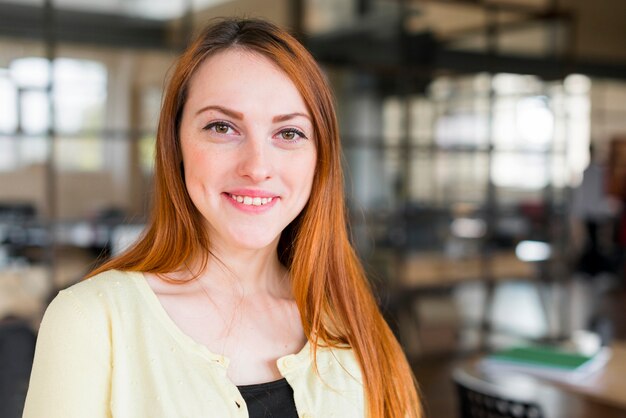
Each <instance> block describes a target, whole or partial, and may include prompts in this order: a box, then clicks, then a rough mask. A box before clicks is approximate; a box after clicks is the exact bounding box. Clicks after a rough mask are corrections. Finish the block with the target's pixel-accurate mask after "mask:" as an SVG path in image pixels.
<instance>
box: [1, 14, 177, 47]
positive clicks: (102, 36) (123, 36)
mask: <svg viewBox="0 0 626 418" xmlns="http://www.w3.org/2000/svg"><path fill="white" fill-rule="evenodd" d="M45 13H46V12H45V9H44V8H43V7H38V6H29V5H20V4H9V3H0V36H7V37H16V38H27V39H36V40H43V39H45V36H48V35H49V34H51V35H52V36H53V37H54V39H55V40H56V41H59V42H72V43H87V44H97V45H105V46H112V47H118V48H119V47H128V48H150V49H170V48H171V47H172V46H171V45H170V42H169V31H168V27H167V22H161V21H156V20H150V19H141V18H136V17H129V16H125V15H118V14H111V13H94V12H87V11H77V10H64V9H53V10H52V15H51V22H52V28H46V24H48V23H47V20H46V17H45ZM49 29H50V30H49Z"/></svg>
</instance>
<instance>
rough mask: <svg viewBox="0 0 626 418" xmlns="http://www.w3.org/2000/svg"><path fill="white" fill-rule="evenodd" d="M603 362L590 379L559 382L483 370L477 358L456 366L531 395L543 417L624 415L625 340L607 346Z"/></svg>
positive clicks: (514, 391)
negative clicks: (608, 355)
mask: <svg viewBox="0 0 626 418" xmlns="http://www.w3.org/2000/svg"><path fill="white" fill-rule="evenodd" d="M611 349H612V357H611V359H610V360H609V362H608V363H607V365H606V366H605V367H604V368H603V369H602V370H600V371H598V372H597V373H595V374H594V375H592V376H591V377H590V378H588V379H585V380H584V381H580V382H568V383H563V382H560V381H552V380H547V379H543V378H537V377H534V376H533V377H531V376H527V375H524V374H521V373H520V374H517V373H508V372H507V373H485V372H484V371H482V370H481V369H480V368H479V366H478V361H479V360H480V359H472V360H469V361H465V362H463V363H461V364H460V365H459V367H460V368H461V369H462V370H463V371H464V372H466V373H467V374H469V375H471V376H473V377H476V378H477V379H480V380H481V381H483V382H485V383H487V384H489V385H492V386H497V387H498V388H499V389H500V390H502V391H504V392H506V393H512V394H515V395H518V396H522V397H527V398H532V399H535V400H536V401H538V402H539V403H540V404H541V406H542V407H543V408H544V409H545V412H546V416H547V417H567V418H570V417H571V418H577V417H581V418H582V417H593V418H595V417H602V418H614V417H615V418H617V417H619V418H624V417H626V385H625V382H626V341H619V342H616V343H614V344H613V345H612V346H611Z"/></svg>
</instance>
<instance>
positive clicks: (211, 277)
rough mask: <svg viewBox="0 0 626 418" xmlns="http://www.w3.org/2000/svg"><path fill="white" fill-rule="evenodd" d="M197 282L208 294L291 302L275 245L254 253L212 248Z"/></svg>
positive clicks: (285, 272)
mask: <svg viewBox="0 0 626 418" xmlns="http://www.w3.org/2000/svg"><path fill="white" fill-rule="evenodd" d="M192 271H193V270H192ZM199 280H200V281H201V284H202V286H203V287H204V288H205V289H207V290H212V291H217V292H228V293H230V294H232V295H237V296H250V295H254V294H259V293H264V294H269V295H272V296H275V297H281V298H291V286H290V283H289V277H288V272H287V269H286V268H285V267H284V266H283V265H282V264H281V263H280V261H279V260H278V256H277V253H276V245H272V246H269V247H266V248H263V249H255V250H242V249H236V250H234V249H226V248H219V247H214V248H212V249H211V251H210V254H209V256H208V262H207V265H206V267H205V269H204V270H203V271H202V272H201V274H200V276H199Z"/></svg>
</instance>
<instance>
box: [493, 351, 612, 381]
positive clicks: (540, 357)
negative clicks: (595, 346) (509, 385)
mask: <svg viewBox="0 0 626 418" xmlns="http://www.w3.org/2000/svg"><path fill="white" fill-rule="evenodd" d="M609 358H610V350H609V349H608V348H606V347H605V348H602V349H600V350H599V351H598V352H597V353H595V354H593V355H590V356H588V355H583V354H581V353H577V352H572V351H568V350H564V349H562V348H558V347H550V346H524V347H512V348H508V349H505V350H501V351H497V352H495V353H493V354H490V355H488V356H487V357H485V358H484V359H483V360H482V362H481V368H482V369H483V370H485V371H487V372H517V373H526V374H531V375H535V376H540V377H545V378H553V379H559V380H562V379H580V378H584V377H586V376H588V375H590V374H592V373H594V372H595V371H597V370H599V369H601V368H602V367H603V366H604V365H605V364H606V363H607V361H608V360H609Z"/></svg>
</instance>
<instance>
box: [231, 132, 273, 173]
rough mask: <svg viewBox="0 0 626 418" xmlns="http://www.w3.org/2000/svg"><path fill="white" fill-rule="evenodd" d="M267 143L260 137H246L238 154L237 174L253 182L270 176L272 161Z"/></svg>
mask: <svg viewBox="0 0 626 418" xmlns="http://www.w3.org/2000/svg"><path fill="white" fill-rule="evenodd" d="M269 148H270V146H269V144H267V143H266V141H265V139H262V138H246V140H245V142H244V144H243V147H242V148H240V153H241V154H240V155H239V167H238V171H239V175H241V176H243V177H248V178H249V179H250V180H252V181H253V182H254V183H259V182H262V181H264V180H267V179H269V178H271V176H272V161H271V156H270V153H271V150H270V149H269Z"/></svg>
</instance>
